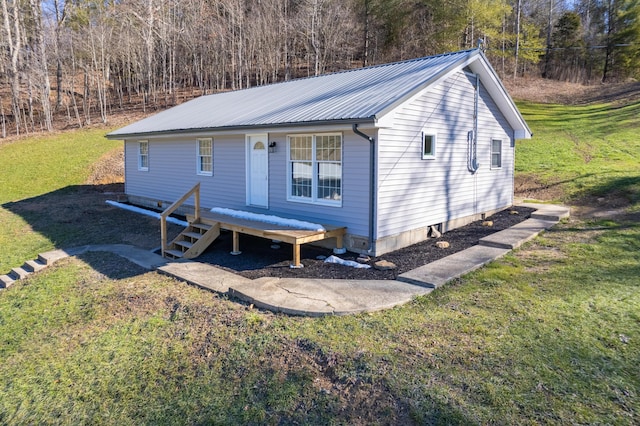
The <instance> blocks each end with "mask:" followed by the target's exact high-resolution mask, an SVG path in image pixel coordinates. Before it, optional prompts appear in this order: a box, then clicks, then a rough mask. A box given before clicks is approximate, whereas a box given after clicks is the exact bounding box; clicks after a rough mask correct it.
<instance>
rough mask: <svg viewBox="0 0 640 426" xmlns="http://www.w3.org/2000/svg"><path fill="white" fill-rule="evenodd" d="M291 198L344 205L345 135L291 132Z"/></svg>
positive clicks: (289, 171)
mask: <svg viewBox="0 0 640 426" xmlns="http://www.w3.org/2000/svg"><path fill="white" fill-rule="evenodd" d="M288 155H289V165H288V176H289V178H288V197H287V199H288V200H293V201H303V202H309V203H317V204H327V205H338V206H339V205H340V204H341V201H342V136H341V135H336V134H325V135H299V136H289V152H288Z"/></svg>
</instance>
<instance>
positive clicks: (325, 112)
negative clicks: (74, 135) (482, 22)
mask: <svg viewBox="0 0 640 426" xmlns="http://www.w3.org/2000/svg"><path fill="white" fill-rule="evenodd" d="M478 53H479V51H478V50H465V51H460V52H455V53H448V54H444V55H438V56H430V57H426V58H419V59H412V60H408V61H403V62H396V63H392V64H384V65H376V66H372V67H367V68H360V69H354V70H349V71H343V72H338V73H333V74H325V75H321V76H317V77H309V78H302V79H297V80H291V81H286V82H282V83H274V84H269V85H265V86H257V87H252V88H249V89H242V90H236V91H232V92H222V93H216V94H213V95H206V96H201V97H199V98H196V99H193V100H191V101H188V102H185V103H183V104H181V105H178V106H175V107H173V108H170V109H168V110H165V111H162V112H160V113H158V114H155V115H153V116H151V117H148V118H145V119H143V120H140V121H138V122H136V123H133V124H131V125H128V126H126V127H123V128H121V129H119V130H116V131H114V132H112V133H110V134H109V135H107V137H109V138H110V139H119V138H123V137H126V136H133V135H136V136H138V135H144V134H158V133H165V132H167V133H169V132H189V131H200V130H204V129H221V128H247V127H268V126H281V125H295V124H302V123H314V122H332V121H336V122H337V121H357V120H363V121H364V120H373V119H375V118H376V116H377V114H380V113H381V112H382V111H384V110H386V109H387V108H388V107H389V106H391V105H394V104H396V103H397V102H399V101H401V100H404V99H406V98H407V97H408V96H411V95H412V94H413V93H415V92H416V91H417V90H420V89H422V88H423V87H426V86H427V85H428V84H429V83H430V82H431V81H433V80H434V79H436V78H438V77H439V76H440V75H441V74H442V73H443V72H446V71H449V70H451V69H452V68H455V67H456V65H459V64H461V63H464V62H465V61H467V60H469V59H470V58H472V57H473V56H475V55H477V54H478Z"/></svg>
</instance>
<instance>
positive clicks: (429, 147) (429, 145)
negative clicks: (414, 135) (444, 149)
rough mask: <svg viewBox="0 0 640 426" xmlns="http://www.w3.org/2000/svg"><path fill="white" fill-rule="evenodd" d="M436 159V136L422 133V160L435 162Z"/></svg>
mask: <svg viewBox="0 0 640 426" xmlns="http://www.w3.org/2000/svg"><path fill="white" fill-rule="evenodd" d="M435 158H436V135H435V134H434V133H425V132H422V159H423V160H433V159H435Z"/></svg>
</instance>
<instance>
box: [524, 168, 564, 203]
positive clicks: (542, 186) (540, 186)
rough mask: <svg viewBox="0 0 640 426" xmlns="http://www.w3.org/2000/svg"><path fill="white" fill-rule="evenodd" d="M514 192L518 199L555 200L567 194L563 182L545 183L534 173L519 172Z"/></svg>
mask: <svg viewBox="0 0 640 426" xmlns="http://www.w3.org/2000/svg"><path fill="white" fill-rule="evenodd" d="M514 193H515V197H516V198H518V199H528V200H541V201H554V200H562V199H563V198H564V196H565V193H564V190H563V189H562V182H554V183H545V182H542V181H541V180H540V179H539V178H538V177H537V176H536V175H534V174H518V175H516V177H515V180H514Z"/></svg>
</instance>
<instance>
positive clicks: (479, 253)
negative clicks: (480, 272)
mask: <svg viewBox="0 0 640 426" xmlns="http://www.w3.org/2000/svg"><path fill="white" fill-rule="evenodd" d="M509 251H510V250H508V249H504V248H495V247H484V246H473V247H470V248H468V249H466V250H463V251H459V252H458V253H455V254H452V255H451V256H447V257H445V258H442V259H440V260H436V261H435V262H431V263H429V264H427V265H424V266H421V267H419V268H416V269H413V270H411V271H409V272H405V273H404V274H401V275H400V276H398V280H399V281H404V282H408V283H413V284H417V285H425V286H430V287H436V288H437V287H442V286H443V285H445V284H446V283H448V282H449V281H451V280H453V279H454V278H458V277H460V276H462V275H464V274H467V273H469V272H471V271H474V270H476V269H478V268H480V267H482V266H484V265H486V264H487V263H489V262H492V261H494V260H496V259H498V258H500V257H502V256H504V255H505V254H507V253H509Z"/></svg>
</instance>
